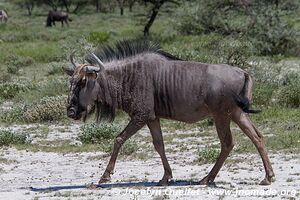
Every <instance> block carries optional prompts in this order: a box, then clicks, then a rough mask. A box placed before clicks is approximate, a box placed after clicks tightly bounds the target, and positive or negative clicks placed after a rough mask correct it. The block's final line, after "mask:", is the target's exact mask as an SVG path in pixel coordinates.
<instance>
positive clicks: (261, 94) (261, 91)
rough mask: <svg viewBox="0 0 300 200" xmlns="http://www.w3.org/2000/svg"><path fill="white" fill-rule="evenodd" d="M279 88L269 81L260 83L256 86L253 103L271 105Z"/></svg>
mask: <svg viewBox="0 0 300 200" xmlns="http://www.w3.org/2000/svg"><path fill="white" fill-rule="evenodd" d="M276 89H277V87H276V86H275V85H272V84H268V83H260V84H256V85H255V86H254V93H253V103H254V105H262V106H269V105H271V103H272V97H273V93H274V91H275V90H276Z"/></svg>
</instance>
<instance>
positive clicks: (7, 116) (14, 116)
mask: <svg viewBox="0 0 300 200" xmlns="http://www.w3.org/2000/svg"><path fill="white" fill-rule="evenodd" d="M26 110H27V106H26V105H21V104H19V105H15V106H14V107H13V108H12V109H10V110H6V111H5V112H4V111H1V110H0V120H1V122H6V123H16V122H25V118H24V116H23V115H24V112H25V111H26Z"/></svg>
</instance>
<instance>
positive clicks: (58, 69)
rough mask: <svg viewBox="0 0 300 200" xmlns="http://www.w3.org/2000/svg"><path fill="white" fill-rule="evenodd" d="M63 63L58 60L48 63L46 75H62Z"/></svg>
mask: <svg viewBox="0 0 300 200" xmlns="http://www.w3.org/2000/svg"><path fill="white" fill-rule="evenodd" d="M63 67H64V63H60V62H52V63H50V64H49V70H48V72H47V75H48V76H50V75H62V74H63V73H64V70H63Z"/></svg>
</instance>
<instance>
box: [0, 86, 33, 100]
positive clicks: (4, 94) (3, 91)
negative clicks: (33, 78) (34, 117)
mask: <svg viewBox="0 0 300 200" xmlns="http://www.w3.org/2000/svg"><path fill="white" fill-rule="evenodd" d="M34 88H35V85H34V84H32V83H29V82H23V83H22V82H7V83H0V97H1V98H3V99H11V98H13V97H15V96H16V95H17V94H18V93H19V92H28V91H29V90H32V89H34Z"/></svg>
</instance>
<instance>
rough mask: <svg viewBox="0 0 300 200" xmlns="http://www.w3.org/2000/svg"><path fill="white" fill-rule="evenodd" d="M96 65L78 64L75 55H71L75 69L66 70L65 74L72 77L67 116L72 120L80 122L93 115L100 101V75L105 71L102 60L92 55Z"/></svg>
mask: <svg viewBox="0 0 300 200" xmlns="http://www.w3.org/2000/svg"><path fill="white" fill-rule="evenodd" d="M91 56H92V58H93V59H94V61H95V63H96V65H95V66H93V65H90V64H76V63H75V62H74V53H72V54H71V55H70V61H71V63H72V65H73V68H65V72H66V73H67V74H68V75H69V76H71V79H70V92H69V96H68V107H67V115H68V117H70V118H73V119H75V120H78V119H80V118H82V117H83V120H85V119H86V117H87V115H88V114H89V113H91V112H92V111H93V110H94V109H95V106H97V105H96V102H98V101H99V99H98V95H99V89H100V86H99V83H98V82H97V77H98V74H99V73H101V72H103V71H104V65H103V63H102V62H101V61H100V59H99V58H98V57H97V56H96V55H95V54H93V53H91Z"/></svg>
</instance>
